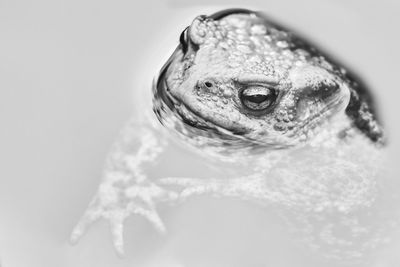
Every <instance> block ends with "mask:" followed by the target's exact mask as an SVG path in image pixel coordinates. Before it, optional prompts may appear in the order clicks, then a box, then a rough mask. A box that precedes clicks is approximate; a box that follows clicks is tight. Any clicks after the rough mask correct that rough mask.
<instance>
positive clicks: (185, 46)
mask: <svg viewBox="0 0 400 267" xmlns="http://www.w3.org/2000/svg"><path fill="white" fill-rule="evenodd" d="M188 28H189V27H186V29H184V30H183V32H182V33H181V36H180V37H179V42H180V44H181V47H182V52H183V53H184V54H185V53H186V52H187V50H188V45H189V43H188V39H187V31H188Z"/></svg>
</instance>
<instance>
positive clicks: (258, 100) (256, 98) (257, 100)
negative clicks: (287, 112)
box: [244, 95, 268, 104]
mask: <svg viewBox="0 0 400 267" xmlns="http://www.w3.org/2000/svg"><path fill="white" fill-rule="evenodd" d="M244 98H245V99H246V100H247V101H250V102H253V103H257V104H260V103H262V102H264V101H266V100H267V99H268V95H251V96H244Z"/></svg>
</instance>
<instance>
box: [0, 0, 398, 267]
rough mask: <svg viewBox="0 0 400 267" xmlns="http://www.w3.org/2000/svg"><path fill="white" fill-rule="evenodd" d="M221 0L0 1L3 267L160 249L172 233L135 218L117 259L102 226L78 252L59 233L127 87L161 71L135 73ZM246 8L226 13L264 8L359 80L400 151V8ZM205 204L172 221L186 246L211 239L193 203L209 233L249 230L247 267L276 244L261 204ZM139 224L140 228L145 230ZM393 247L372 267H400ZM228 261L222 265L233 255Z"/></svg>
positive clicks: (111, 261) (85, 262)
mask: <svg viewBox="0 0 400 267" xmlns="http://www.w3.org/2000/svg"><path fill="white" fill-rule="evenodd" d="M250 2H251V5H249V3H250ZM216 3H218V4H221V5H222V4H225V5H226V4H228V1H225V2H224V1H217V0H213V1H204V5H203V4H199V3H198V1H189V0H171V1H153V0H146V1H141V2H140V4H139V2H135V1H103V0H96V1H94V0H80V1H75V0H72V1H54V0H37V1H28V0H0V125H1V126H0V127H1V128H0V265H1V264H2V265H1V266H2V267H14V266H16V267H20V266H21V267H22V266H29V267H34V266H40V267H47V266H58V267H62V266H96V267H100V266H137V265H134V264H135V263H136V264H138V263H139V262H141V261H142V260H143V259H144V258H146V257H152V256H151V253H152V251H157V248H158V247H157V246H161V245H160V244H165V242H169V241H168V239H167V238H168V237H164V239H162V238H160V237H159V236H158V235H157V234H156V233H155V232H153V230H152V229H151V228H150V227H149V226H146V224H145V223H144V221H142V220H141V219H138V218H133V219H131V220H129V221H128V227H127V230H126V235H127V244H128V245H127V252H128V253H127V256H126V258H125V259H119V258H118V257H117V256H116V255H115V253H114V251H113V248H112V245H111V241H110V236H109V231H108V229H107V225H106V224H105V223H99V224H96V225H95V226H94V227H93V228H92V229H91V230H90V232H89V233H88V235H86V236H85V237H84V239H83V240H82V241H81V243H79V244H78V246H74V247H72V246H70V245H69V244H68V237H69V234H70V231H71V229H72V227H73V226H74V224H75V223H76V222H77V221H78V219H79V217H80V215H81V214H82V213H83V211H84V209H85V208H86V205H87V204H88V202H89V200H90V198H91V197H92V195H93V194H94V193H95V190H96V187H97V185H98V182H99V175H100V171H101V169H102V165H103V159H104V156H105V155H106V153H107V151H108V149H109V146H110V144H111V143H112V141H113V139H114V137H115V135H116V134H117V132H118V130H119V128H120V127H121V125H122V124H123V123H124V121H126V120H127V119H128V117H129V116H130V113H131V110H132V103H133V101H132V91H133V90H135V88H136V87H140V86H149V90H150V84H151V77H152V76H153V75H154V74H155V73H156V72H157V71H158V69H154V72H152V73H147V76H146V75H145V76H144V77H146V79H143V76H141V77H138V76H139V75H138V73H141V72H143V69H148V68H149V67H148V66H149V64H150V63H149V61H153V62H154V60H155V58H157V60H159V62H156V63H154V65H155V66H158V67H159V66H160V65H161V64H162V63H163V61H164V60H165V59H166V57H167V56H168V53H169V52H170V51H171V50H172V49H173V48H174V46H175V45H176V43H177V40H178V37H179V34H180V32H181V31H182V29H183V28H184V27H185V26H186V25H188V24H189V23H190V21H191V18H193V17H194V16H196V15H198V14H209V13H212V12H213V11H216V10H218V9H219V7H213V8H210V6H209V5H210V4H216ZM246 3H247V4H246V5H244V1H231V2H230V5H229V6H230V7H248V8H255V9H258V10H262V11H265V12H266V13H267V14H269V15H271V16H272V17H273V18H275V19H276V20H278V21H280V22H282V23H283V24H284V25H288V26H290V27H291V28H293V29H295V30H297V31H298V32H300V33H303V34H304V35H305V36H308V37H310V38H311V39H312V40H314V41H315V42H316V43H318V44H320V45H321V46H322V47H324V48H326V50H328V51H330V52H331V54H333V55H334V56H336V57H338V58H339V59H340V60H341V61H343V62H345V63H346V64H347V65H348V66H350V67H351V68H353V69H355V70H356V71H357V73H359V74H360V75H361V76H362V77H363V78H364V79H365V81H366V82H367V84H369V85H370V87H371V88H372V90H373V93H374V94H375V95H376V97H377V101H378V103H379V107H380V110H381V112H380V113H381V117H383V118H384V121H385V125H386V128H388V130H389V133H390V147H391V150H392V151H395V152H393V154H392V155H393V156H394V157H395V156H396V154H397V155H398V152H396V151H398V144H399V142H398V140H396V139H397V137H398V136H399V133H398V132H399V130H400V128H399V127H398V126H397V125H398V122H399V120H398V117H397V114H399V111H400V108H399V104H398V103H399V98H400V94H399V88H398V87H399V74H398V72H399V62H400V58H399V55H400V53H399V50H400V44H399V40H400V39H399V36H398V35H399V34H398V32H399V30H398V25H400V17H399V16H398V12H399V4H397V3H396V1H394V0H393V1H390V0H381V1H365V0H357V1H356V0H349V1H333V0H330V1H328V0H313V1H312V0H310V1H282V0H263V1H246ZM229 6H226V7H229ZM221 7H222V6H221ZM171 40H174V41H171ZM174 42H175V43H174ZM155 55H163V56H162V57H161V58H159V57H158V56H157V57H155ZM151 64H153V63H151ZM151 64H150V65H151ZM148 78H149V79H150V80H147V79H148ZM146 83H148V84H147V85H146ZM136 97H138V96H136ZM396 171H397V170H396ZM399 190H400V189H399ZM204 201H205V202H206V203H205V204H204V203H202V204H199V203H196V201H194V202H191V203H188V204H185V205H184V206H183V207H181V208H180V212H179V214H175V215H174V216H175V217H176V218H175V222H176V224H177V225H186V226H185V227H186V231H187V232H189V233H192V234H188V235H186V237H185V238H186V239H187V240H186V239H185V238H183V239H184V240H183V241H182V242H183V243H185V242H187V243H190V240H191V239H201V240H203V241H204V242H207V240H212V238H213V236H212V235H210V234H209V233H207V231H206V228H204V227H203V226H202V225H196V220H195V219H190V218H191V217H192V216H196V212H195V210H196V209H199V208H200V209H201V212H202V215H201V216H203V217H204V218H213V219H206V220H205V222H206V223H208V224H213V225H214V226H215V227H216V229H220V230H223V233H222V234H221V235H220V236H217V237H215V236H214V238H220V239H224V238H226V237H227V236H230V235H231V233H233V232H235V230H234V229H235V227H238V224H235V223H233V224H231V225H230V226H227V225H226V224H225V222H226V221H224V220H226V217H229V221H235V220H239V219H240V220H242V221H241V223H242V224H243V225H246V226H247V228H246V229H243V233H237V236H236V237H235V238H233V239H231V242H235V241H238V240H241V241H243V245H241V246H239V247H236V248H235V249H234V250H233V253H239V252H240V253H243V257H244V259H243V265H242V266H246V265H245V263H246V259H245V257H246V256H251V255H258V254H257V253H256V252H259V253H262V252H263V251H265V253H267V252H268V249H272V248H268V247H264V248H256V247H252V248H251V249H252V251H251V253H250V252H249V251H247V250H246V249H247V247H248V246H249V244H252V240H254V239H256V240H258V242H260V243H261V244H262V242H263V240H264V239H265V240H267V239H269V238H271V235H272V238H276V240H279V237H278V236H273V233H274V231H273V230H271V231H270V232H269V233H265V234H263V233H259V232H258V231H257V230H256V229H257V227H259V226H261V225H264V226H265V225H266V224H268V223H269V221H270V218H267V217H266V216H265V215H264V214H263V211H262V209H260V208H257V207H253V206H251V205H247V204H242V203H241V202H235V208H234V209H233V210H231V211H230V213H229V212H228V213H229V214H227V211H226V210H225V209H224V208H223V207H224V201H225V200H222V201H217V202H213V201H211V200H210V201H211V202H210V201H209V200H204ZM207 201H209V202H207ZM205 207H206V208H205ZM221 210H222V211H221ZM171 212H172V211H171ZM171 216H172V215H171ZM224 216H225V217H224ZM167 217H168V216H167ZM167 222H168V221H167ZM135 225H141V228H140V230H138V228H135ZM167 226H168V227H170V228H172V231H175V234H177V235H178V236H179V231H180V230H179V227H176V226H175V227H174V225H172V223H170V225H167ZM239 226H240V225H239ZM202 231H203V232H202ZM165 238H166V239H167V241H166V240H165ZM137 240H140V243H138V241H137ZM160 240H161V241H160ZM281 242H285V240H282V239H281ZM278 243H279V242H278ZM221 244H223V243H221ZM278 246H279V244H278ZM191 249H192V250H193V251H195V250H196V248H195V246H190V245H189V247H188V251H187V253H186V254H185V255H189V256H187V257H189V258H190V257H193V258H196V257H199V258H201V257H202V256H203V257H204V258H210V257H215V258H218V257H221V258H223V257H226V258H229V256H230V255H229V253H226V254H218V253H217V252H215V251H213V250H211V249H210V250H207V247H199V248H198V253H197V254H196V253H195V252H192V250H191ZM395 251H396V250H395V249H394V248H390V247H389V248H387V249H385V250H383V252H382V253H383V254H382V259H381V260H379V261H380V262H382V265H376V266H382V267H383V266H395V265H396V264H400V257H399V256H398V255H396V253H395ZM191 253H192V254H193V255H192V254H191ZM202 253H203V254H202ZM195 254H196V255H195ZM164 256H165V255H164ZM165 257H168V255H166V256H165ZM396 257H397V258H396ZM171 258H173V257H172V256H171ZM275 258H276V260H275V263H276V266H295V265H291V264H293V263H291V262H290V257H288V256H287V255H286V254H281V255H280V254H279V253H278V254H276V253H275V255H274V259H275ZM390 261H391V262H392V263H389V262H390ZM186 262H191V261H190V260H189V259H186ZM193 262H195V261H193ZM224 262H226V263H227V264H229V260H226V261H224ZM385 262H387V263H386V264H388V265H385ZM173 264H174V261H173V259H172V260H171V264H170V265H168V263H167V262H164V263H163V266H183V265H173ZM285 264H287V265H285ZM296 265H297V264H296ZM154 266H161V265H157V264H155V265H154ZM188 266H189V265H188ZM190 266H201V265H195V264H194V263H193V264H192V265H190ZM210 266H214V265H210ZM224 266H225V265H224ZM260 266H264V265H260ZM299 266H302V265H301V264H299ZM203 267H204V265H203Z"/></svg>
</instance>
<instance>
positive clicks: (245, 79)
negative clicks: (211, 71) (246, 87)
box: [235, 74, 279, 85]
mask: <svg viewBox="0 0 400 267" xmlns="http://www.w3.org/2000/svg"><path fill="white" fill-rule="evenodd" d="M235 80H236V81H237V82H239V83H250V84H257V83H260V84H270V85H277V84H278V83H279V80H278V78H276V77H271V76H265V75H260V74H246V75H242V76H239V77H237V78H236V79H235Z"/></svg>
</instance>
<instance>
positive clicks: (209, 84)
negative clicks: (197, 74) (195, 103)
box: [204, 81, 213, 88]
mask: <svg viewBox="0 0 400 267" xmlns="http://www.w3.org/2000/svg"><path fill="white" fill-rule="evenodd" d="M204 85H205V86H206V87H208V88H210V87H212V86H213V84H212V83H211V82H208V81H207V82H205V83H204Z"/></svg>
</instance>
